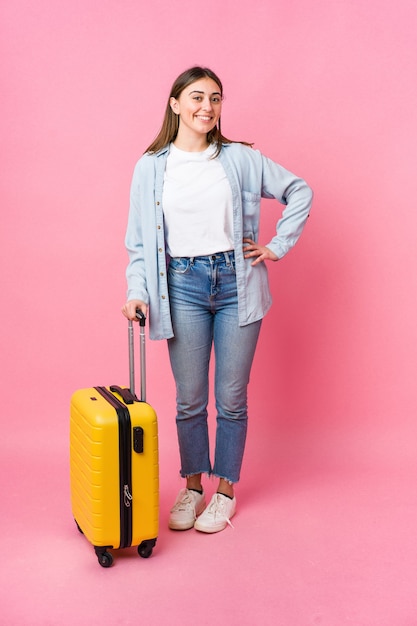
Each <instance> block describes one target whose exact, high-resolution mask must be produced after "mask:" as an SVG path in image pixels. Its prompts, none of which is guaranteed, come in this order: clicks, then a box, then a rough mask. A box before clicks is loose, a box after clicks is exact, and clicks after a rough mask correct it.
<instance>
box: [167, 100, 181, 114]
mask: <svg viewBox="0 0 417 626" xmlns="http://www.w3.org/2000/svg"><path fill="white" fill-rule="evenodd" d="M169 105H170V107H171V109H172V111H173V112H174V113H176V114H178V112H179V104H178V100H177V99H176V98H170V99H169Z"/></svg>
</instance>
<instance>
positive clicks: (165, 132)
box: [145, 66, 252, 157]
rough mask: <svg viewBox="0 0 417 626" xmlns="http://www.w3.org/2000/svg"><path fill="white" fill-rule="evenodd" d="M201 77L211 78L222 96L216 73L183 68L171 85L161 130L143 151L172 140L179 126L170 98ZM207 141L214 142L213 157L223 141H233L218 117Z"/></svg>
mask: <svg viewBox="0 0 417 626" xmlns="http://www.w3.org/2000/svg"><path fill="white" fill-rule="evenodd" d="M201 78H211V80H213V81H214V82H215V83H216V85H218V87H219V89H220V95H221V97H222V98H223V85H222V83H221V80H220V78H219V77H218V76H216V74H215V73H214V72H213V71H212V70H210V69H209V68H208V67H198V66H196V67H191V68H190V69H188V70H185V72H183V73H182V74H180V75H179V76H178V78H177V79H176V80H175V82H174V84H173V85H172V87H171V92H170V94H169V98H168V102H167V106H166V109H165V115H164V120H163V122H162V126H161V130H160V131H159V133H158V135H157V136H156V138H155V139H154V141H153V142H152V143H151V145H150V146H149V147H148V148H147V149H146V150H145V153H151V154H153V153H155V152H158V150H162V148H165V146H167V145H168V144H169V143H171V142H172V141H174V139H175V137H176V136H177V134H178V127H179V116H178V115H176V114H175V113H174V112H173V110H172V109H171V105H170V99H171V98H175V99H176V100H177V99H178V98H179V97H180V95H181V93H182V92H183V90H184V89H185V88H186V87H188V86H189V85H191V83H195V81H196V80H200V79H201ZM207 141H208V142H209V143H214V144H216V147H217V149H216V153H215V155H214V156H215V157H216V156H218V154H219V153H220V150H221V149H222V144H224V143H233V141H231V140H230V139H227V137H225V136H224V135H222V132H221V125H220V118H219V121H218V123H217V126H215V127H214V128H213V129H212V130H211V131H210V132H208V133H207ZM238 143H243V144H245V145H247V146H252V144H251V143H247V142H246V141H240V142H238Z"/></svg>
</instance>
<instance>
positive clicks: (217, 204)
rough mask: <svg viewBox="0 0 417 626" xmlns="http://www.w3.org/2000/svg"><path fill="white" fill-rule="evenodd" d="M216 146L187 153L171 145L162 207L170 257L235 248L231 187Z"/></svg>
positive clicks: (207, 253)
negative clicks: (216, 151) (214, 156)
mask: <svg viewBox="0 0 417 626" xmlns="http://www.w3.org/2000/svg"><path fill="white" fill-rule="evenodd" d="M215 150H216V147H215V146H214V145H211V146H209V147H208V148H207V150H205V151H204V152H186V151H184V150H179V149H178V148H176V147H175V146H174V145H173V144H171V146H170V153H169V155H168V159H167V164H166V169H165V176H164V190H163V196H162V206H163V209H164V223H165V238H166V243H167V252H168V254H169V255H170V256H171V257H178V256H185V257H192V256H205V255H209V254H214V253H215V252H225V251H226V250H232V249H233V248H234V243H233V205H232V190H231V188H230V184H229V181H228V179H227V177H226V173H225V171H224V169H223V166H222V164H221V163H220V162H219V160H218V159H210V157H211V156H212V155H213V154H214V152H215Z"/></svg>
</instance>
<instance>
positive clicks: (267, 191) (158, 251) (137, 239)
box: [125, 143, 313, 339]
mask: <svg viewBox="0 0 417 626" xmlns="http://www.w3.org/2000/svg"><path fill="white" fill-rule="evenodd" d="M168 154H169V146H167V147H166V148H164V149H163V150H160V151H159V152H157V153H156V154H145V155H144V156H142V158H141V159H140V160H139V161H138V163H137V164H136V167H135V170H134V174H133V180H132V185H131V193H130V211H129V219H128V225H127V232H126V240H125V243H126V248H127V251H128V254H129V264H128V267H127V270H126V277H127V284H128V292H127V299H128V300H133V299H135V300H136V299H137V300H142V301H143V302H145V303H146V304H148V305H149V336H150V338H151V339H168V338H170V337H173V330H172V323H171V316H170V307H169V297H168V283H167V255H166V249H165V235H164V219H163V210H162V190H163V183H164V172H165V166H166V160H167V156H168ZM217 158H218V159H219V160H220V162H221V163H222V165H223V167H224V170H225V172H226V175H227V178H228V180H229V183H230V186H231V189H232V200H233V232H234V246H235V263H236V280H237V290H238V309H239V324H240V325H241V326H245V325H246V324H250V323H251V322H255V321H257V320H259V319H261V318H262V317H263V316H264V315H265V314H266V313H267V311H268V310H269V308H270V306H271V303H272V298H271V293H270V290H269V285H268V275H267V268H266V265H265V263H259V264H257V265H255V266H254V267H253V266H252V265H251V262H252V260H253V259H252V260H250V259H245V258H244V256H243V247H242V239H243V238H244V237H248V238H250V239H253V240H254V241H258V234H259V220H260V205H261V198H275V199H276V200H277V201H278V202H280V203H282V204H283V205H285V207H284V209H283V210H282V211H280V217H279V219H278V222H277V228H276V234H275V235H274V236H273V237H272V239H271V241H270V242H269V243H268V244H266V245H267V247H268V248H269V249H270V250H272V252H274V253H275V254H276V255H277V256H278V258H282V257H283V256H284V255H285V254H286V253H287V252H288V251H289V250H290V249H291V248H292V247H293V246H294V244H295V243H296V241H297V240H298V238H299V236H300V235H301V232H302V230H303V227H304V225H305V222H306V220H307V218H308V215H309V212H310V207H311V202H312V198H313V193H312V191H311V189H310V187H309V186H308V185H307V183H306V182H305V181H304V180H302V179H301V178H299V177H297V176H295V175H294V174H292V173H291V172H289V171H288V170H286V169H284V168H283V167H282V166H281V165H278V164H277V163H275V162H274V161H271V159H268V158H267V157H265V156H264V155H262V154H261V153H260V152H259V151H258V150H253V149H252V148H249V147H248V146H244V145H242V144H239V143H231V144H224V145H223V146H222V149H221V152H220V154H219V156H218V157H217ZM219 252H222V251H221V250H219Z"/></svg>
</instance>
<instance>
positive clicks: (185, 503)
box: [171, 489, 195, 513]
mask: <svg viewBox="0 0 417 626" xmlns="http://www.w3.org/2000/svg"><path fill="white" fill-rule="evenodd" d="M191 508H192V509H194V510H195V502H194V499H193V497H192V495H191V494H190V492H189V491H188V490H187V489H184V491H183V492H182V494H181V495H180V496H179V497H178V500H177V502H176V503H175V504H174V506H173V507H172V509H171V513H173V512H174V511H188V510H189V509H191Z"/></svg>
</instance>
